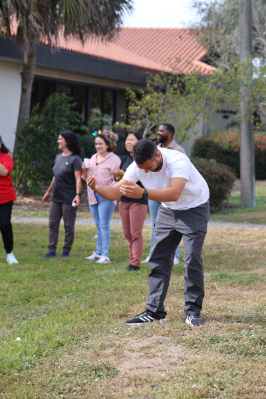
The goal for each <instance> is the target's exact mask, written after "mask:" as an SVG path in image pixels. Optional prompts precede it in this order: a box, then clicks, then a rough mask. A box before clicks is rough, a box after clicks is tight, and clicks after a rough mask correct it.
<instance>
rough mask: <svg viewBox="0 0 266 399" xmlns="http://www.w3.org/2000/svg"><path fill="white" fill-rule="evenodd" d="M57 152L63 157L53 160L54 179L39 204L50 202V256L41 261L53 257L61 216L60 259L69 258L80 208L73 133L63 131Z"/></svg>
mask: <svg viewBox="0 0 266 399" xmlns="http://www.w3.org/2000/svg"><path fill="white" fill-rule="evenodd" d="M57 143H58V149H59V150H61V151H62V154H58V155H57V156H56V158H55V164H54V167H53V173H54V177H53V180H52V182H51V184H50V187H49V188H48V190H47V192H46V193H45V194H44V196H43V199H42V201H43V202H48V201H49V200H51V201H50V211H49V244H48V250H49V252H48V253H47V254H46V255H45V257H44V259H50V258H54V257H55V256H56V247H57V241H58V234H59V225H60V220H61V218H62V216H63V219H64V227H65V245H64V247H63V253H62V256H61V258H68V257H69V256H70V255H69V252H70V250H71V247H72V244H73V241H74V234H75V221H76V213H77V208H78V206H79V204H80V196H81V189H82V180H81V170H82V159H81V157H80V156H81V148H80V145H79V142H78V139H77V137H76V135H75V133H74V132H72V130H64V131H63V132H60V133H59V136H58V140H57Z"/></svg>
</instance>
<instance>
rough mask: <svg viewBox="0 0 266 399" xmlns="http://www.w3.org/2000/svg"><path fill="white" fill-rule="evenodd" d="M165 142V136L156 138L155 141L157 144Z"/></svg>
mask: <svg viewBox="0 0 266 399" xmlns="http://www.w3.org/2000/svg"><path fill="white" fill-rule="evenodd" d="M166 140H167V137H165V136H157V141H158V142H159V143H162V144H163V143H165V142H166Z"/></svg>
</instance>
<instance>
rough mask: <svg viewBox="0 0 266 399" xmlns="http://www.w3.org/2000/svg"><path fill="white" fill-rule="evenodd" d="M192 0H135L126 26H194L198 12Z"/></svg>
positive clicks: (126, 19)
mask: <svg viewBox="0 0 266 399" xmlns="http://www.w3.org/2000/svg"><path fill="white" fill-rule="evenodd" d="M191 2H192V0H134V3H135V7H134V11H133V13H132V14H131V15H130V16H129V17H127V18H125V20H124V26H131V27H144V28H179V27H184V26H192V25H193V22H195V21H196V12H195V10H194V9H193V8H191Z"/></svg>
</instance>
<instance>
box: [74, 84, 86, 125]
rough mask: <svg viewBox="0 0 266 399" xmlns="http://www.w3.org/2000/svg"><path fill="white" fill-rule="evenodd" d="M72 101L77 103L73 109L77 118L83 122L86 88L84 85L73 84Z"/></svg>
mask: <svg viewBox="0 0 266 399" xmlns="http://www.w3.org/2000/svg"><path fill="white" fill-rule="evenodd" d="M74 102H75V103H77V105H76V107H75V111H77V112H78V118H79V119H80V121H81V122H82V123H84V122H85V107H86V89H85V87H84V86H75V88H74Z"/></svg>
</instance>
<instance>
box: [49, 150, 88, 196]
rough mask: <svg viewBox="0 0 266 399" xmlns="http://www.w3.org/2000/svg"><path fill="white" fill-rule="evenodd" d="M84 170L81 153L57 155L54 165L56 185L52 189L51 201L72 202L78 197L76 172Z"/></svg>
mask: <svg viewBox="0 0 266 399" xmlns="http://www.w3.org/2000/svg"><path fill="white" fill-rule="evenodd" d="M78 170H82V159H81V158H80V156H79V155H74V154H71V155H68V156H67V157H63V156H62V154H58V155H57V156H56V157H55V163H54V167H53V172H54V177H55V180H54V185H53V189H52V195H51V201H54V202H62V203H64V204H71V203H72V201H73V199H74V198H75V197H76V179H75V172H76V171H78Z"/></svg>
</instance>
